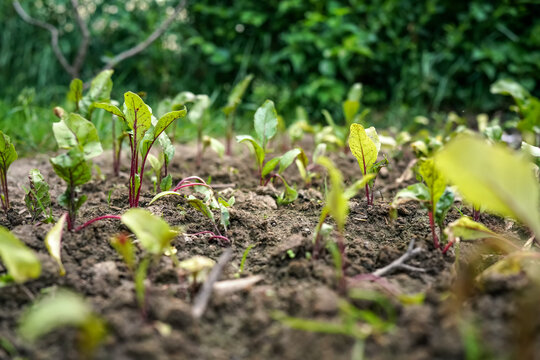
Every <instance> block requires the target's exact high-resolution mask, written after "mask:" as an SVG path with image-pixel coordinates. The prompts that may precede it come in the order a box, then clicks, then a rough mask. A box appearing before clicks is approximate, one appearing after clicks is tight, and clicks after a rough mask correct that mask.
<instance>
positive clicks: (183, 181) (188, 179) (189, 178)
mask: <svg viewBox="0 0 540 360" xmlns="http://www.w3.org/2000/svg"><path fill="white" fill-rule="evenodd" d="M191 180H198V181H200V182H201V183H200V184H196V185H202V186H204V185H206V186H208V185H207V184H206V181H204V180H203V179H201V178H200V177H198V176H189V177H187V178H185V179H183V180H182V181H180V182H179V183H178V184H176V186H175V187H174V189H173V190H172V191H176V190H178V189H179V188H180V186H182V184H183V183H185V182H186V181H191Z"/></svg>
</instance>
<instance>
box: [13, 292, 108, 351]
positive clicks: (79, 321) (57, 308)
mask: <svg viewBox="0 0 540 360" xmlns="http://www.w3.org/2000/svg"><path fill="white" fill-rule="evenodd" d="M98 319H99V318H98V317H97V316H96V315H94V313H93V312H92V309H91V307H90V306H89V305H88V303H86V301H85V300H84V299H83V298H82V297H81V296H79V295H77V294H75V293H73V292H71V291H68V290H58V291H56V292H54V293H53V294H49V295H48V296H46V297H44V298H42V299H40V300H38V301H37V302H35V303H34V304H33V305H32V306H31V307H30V308H29V309H27V310H26V311H25V313H24V314H23V316H22V318H21V321H20V323H19V334H20V335H21V336H22V337H23V338H24V339H26V340H28V341H31V342H34V341H36V340H37V339H38V338H40V337H42V336H43V335H45V334H48V333H50V332H51V331H54V330H56V329H58V328H62V327H67V326H70V327H76V328H79V329H81V330H83V331H84V329H85V327H86V325H87V324H88V323H91V324H92V325H93V327H94V330H97V329H101V331H98V332H95V333H94V332H92V334H95V335H96V336H97V338H96V339H88V338H86V339H85V340H86V341H85V342H86V343H98V342H99V340H100V339H102V338H103V337H104V335H105V325H104V323H103V321H102V320H98ZM86 335H88V333H86Z"/></svg>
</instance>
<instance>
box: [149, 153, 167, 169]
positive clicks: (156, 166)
mask: <svg viewBox="0 0 540 360" xmlns="http://www.w3.org/2000/svg"><path fill="white" fill-rule="evenodd" d="M147 160H148V162H149V163H150V166H151V167H152V170H154V172H156V173H159V172H160V171H161V167H162V166H163V162H161V161H159V160H158V158H157V157H155V156H154V155H152V154H148V157H147Z"/></svg>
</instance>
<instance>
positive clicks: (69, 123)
mask: <svg viewBox="0 0 540 360" xmlns="http://www.w3.org/2000/svg"><path fill="white" fill-rule="evenodd" d="M53 132H54V137H55V138H56V142H57V143H58V146H59V147H60V148H62V149H72V148H74V147H80V149H81V150H83V152H84V156H85V158H86V159H90V158H93V157H95V156H97V155H99V154H101V153H102V152H103V148H102V147H101V142H100V141H99V136H98V132H97V129H96V127H95V126H94V124H92V122H90V121H88V120H86V119H85V118H83V117H82V116H80V115H79V114H75V113H71V114H69V116H67V117H65V118H64V119H62V120H61V121H59V122H57V123H54V124H53Z"/></svg>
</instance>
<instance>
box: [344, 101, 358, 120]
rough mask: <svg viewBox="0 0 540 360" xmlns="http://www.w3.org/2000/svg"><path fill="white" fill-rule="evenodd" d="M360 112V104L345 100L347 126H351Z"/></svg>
mask: <svg viewBox="0 0 540 360" xmlns="http://www.w3.org/2000/svg"><path fill="white" fill-rule="evenodd" d="M358 110H360V103H359V102H358V101H354V100H345V101H344V102H343V114H345V121H346V122H347V124H351V123H352V122H353V120H354V116H355V115H356V113H357V112H358Z"/></svg>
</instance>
